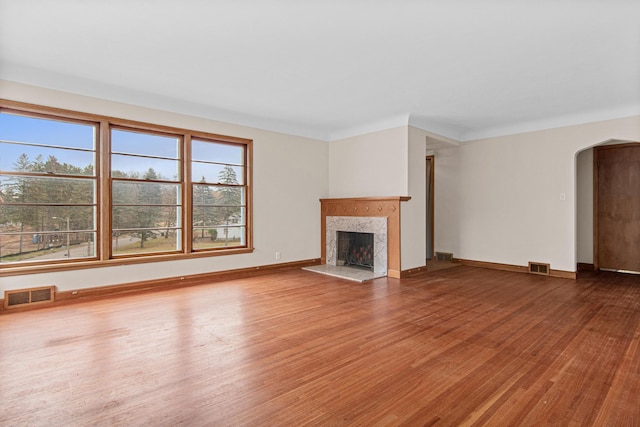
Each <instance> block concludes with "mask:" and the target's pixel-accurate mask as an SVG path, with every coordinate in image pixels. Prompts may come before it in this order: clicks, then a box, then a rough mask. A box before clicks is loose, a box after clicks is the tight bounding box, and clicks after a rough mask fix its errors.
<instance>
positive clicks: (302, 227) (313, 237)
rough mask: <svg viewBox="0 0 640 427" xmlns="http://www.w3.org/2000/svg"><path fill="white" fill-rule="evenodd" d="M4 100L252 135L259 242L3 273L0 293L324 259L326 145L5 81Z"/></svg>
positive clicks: (0, 91) (256, 236)
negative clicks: (249, 249) (169, 256)
mask: <svg viewBox="0 0 640 427" xmlns="http://www.w3.org/2000/svg"><path fill="white" fill-rule="evenodd" d="M0 97H2V98H4V99H10V100H15V101H22V102H28V103H33V104H39V105H45V106H52V107H58V108H65V109H70V110H75V111H82V112H87V113H93V114H101V115H107V116H113V117H121V118H126V119H131V120H136V121H142V122H148V123H157V124H162V125H167V126H175V127H180V128H187V129H194V130H200V131H204V132H211V133H217V134H223V135H230V136H236V137H241V138H249V139H252V140H253V141H254V144H253V157H254V162H253V206H254V211H253V214H254V215H253V217H254V221H253V230H254V247H255V252H253V253H251V254H242V255H227V256H218V257H211V258H198V259H190V260H185V261H171V262H162V263H149V264H136V265H129V266H113V267H104V268H96V269H87V270H75V271H65V272H57V273H43V274H33V275H20V276H8V277H0V292H2V291H4V290H8V289H20V288H25V287H31V286H45V285H55V286H57V287H58V289H59V290H69V289H81V288H89V287H95V286H105V285H113V284H121V283H130V282H135V281H142V280H152V279H158V278H162V277H175V276H182V275H189V274H198V273H206V272H214V271H224V270H229V269H235V268H245V267H253V266H260V265H266V264H274V263H281V262H288V261H298V260H306V259H313V258H319V257H320V203H319V201H318V199H320V198H322V197H327V196H328V194H329V191H328V166H327V165H328V163H329V159H328V155H329V146H328V144H327V143H326V142H323V141H318V140H313V139H308V138H302V137H297V136H291V135H286V134H281V133H276V132H270V131H264V130H260V129H255V128H249V127H244V126H239V125H233V124H229V123H221V122H216V121H213V120H208V119H204V118H199V117H193V116H185V115H180V114H175V113H169V112H165V111H159V110H154V109H150V108H142V107H137V106H132V105H126V104H120V103H115V102H110V101H104V100H100V99H96V98H89V97H83V96H77V95H73V94H68V93H62V92H57V91H52V90H47V89H42V88H35V87H31V86H25V85H21V84H17V83H12V82H6V81H0ZM276 251H279V252H281V255H282V258H281V259H280V260H278V261H276V260H275V252H276Z"/></svg>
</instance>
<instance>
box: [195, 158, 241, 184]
mask: <svg viewBox="0 0 640 427" xmlns="http://www.w3.org/2000/svg"><path fill="white" fill-rule="evenodd" d="M191 180H192V181H193V182H206V183H209V184H215V183H220V184H244V167H242V166H224V165H216V164H212V163H200V162H193V163H192V164H191Z"/></svg>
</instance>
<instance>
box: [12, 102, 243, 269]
mask: <svg viewBox="0 0 640 427" xmlns="http://www.w3.org/2000/svg"><path fill="white" fill-rule="evenodd" d="M0 111H6V112H11V113H17V114H21V115H26V116H32V117H38V118H45V119H52V120H62V121H68V122H74V121H77V122H80V123H84V124H86V123H95V124H96V128H97V135H96V144H95V145H96V156H95V157H96V160H95V163H96V164H95V171H96V176H95V180H96V187H97V188H96V203H97V212H96V218H97V219H96V220H97V232H96V234H97V237H96V242H95V243H96V244H95V256H94V257H92V258H80V259H72V260H67V259H64V260H49V261H35V262H29V261H28V260H26V261H21V262H20V263H10V264H4V265H3V264H0V277H3V276H14V275H20V274H32V273H40V272H52V271H65V270H79V269H86V268H97V267H106V266H110V265H129V264H140V263H149V262H161V261H172V260H185V259H193V258H203V257H214V256H224V255H233V254H245V253H251V252H253V251H254V248H253V214H252V205H253V202H252V201H253V197H252V188H253V182H252V175H253V174H252V169H253V164H252V162H253V140H251V139H248V138H241V137H234V136H227V135H220V134H215V133H211V132H205V131H200V130H193V129H185V128H179V127H172V126H165V125H159V124H152V123H145V122H139V121H135V120H128V119H122V118H116V117H110V116H102V115H97V114H91V113H84V112H78V111H72V110H66V109H60V108H55V107H45V106H40V105H36V104H28V103H23V102H18V101H11V100H5V99H0ZM112 129H124V130H131V131H134V132H141V133H151V134H154V133H155V134H160V135H163V136H171V137H174V136H176V137H178V138H181V141H182V142H181V147H180V148H179V157H180V160H179V162H180V169H181V175H182V177H181V179H180V180H179V181H177V183H178V185H179V187H180V191H181V201H182V221H181V238H182V244H181V249H180V250H178V251H172V252H149V253H142V254H130V255H116V256H114V255H113V254H112V239H111V230H112V187H111V184H112V177H111V140H110V136H111V130H112ZM192 138H193V139H197V140H198V141H210V142H213V143H223V144H231V145H238V146H241V147H243V148H244V165H243V167H244V180H243V181H244V184H242V186H243V187H244V194H245V204H246V207H245V241H244V244H243V245H236V246H231V247H228V248H226V247H222V248H219V247H218V248H198V249H194V248H193V244H192V237H193V236H192V233H193V221H192V214H193V194H192V192H193V183H192V179H191V139H192Z"/></svg>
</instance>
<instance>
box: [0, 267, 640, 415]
mask: <svg viewBox="0 0 640 427" xmlns="http://www.w3.org/2000/svg"><path fill="white" fill-rule="evenodd" d="M582 276H583V277H580V278H579V279H578V280H576V281H572V280H566V279H554V278H548V277H542V276H534V275H527V274H521V273H510V272H500V271H494V270H486V269H479V268H474V267H468V266H460V267H456V268H450V269H445V270H440V271H435V272H427V273H424V274H422V275H419V276H415V277H412V278H409V279H402V280H398V279H387V278H384V279H377V280H375V281H373V282H369V283H365V284H357V283H354V282H350V281H345V280H340V279H335V278H331V277H329V276H324V275H320V274H315V273H312V272H306V271H302V270H292V271H289V272H283V273H278V274H269V275H264V276H258V277H252V278H247V279H240V280H234V281H229V282H220V283H213V284H211V285H203V286H197V287H188V288H183V289H177V290H168V291H162V292H155V293H146V294H137V295H129V296H124V297H119V298H112V299H105V300H99V301H91V302H86V303H76V304H72V305H67V306H61V307H51V308H46V309H41V310H35V311H30V312H22V313H10V314H6V315H2V316H0V425H2V426H22V425H35V426H37V425H47V426H52V425H54V426H78V425H126V426H131V425H188V426H196V425H216V426H217V425H221V426H227V425H277V426H302V425H314V426H316V425H320V426H323V425H331V426H335V425H366V426H374V425H437V426H451V425H492V426H493V425H498V426H514V425H537V426H538V425H571V426H578V425H581V426H583V425H598V426H638V425H640V405H639V396H640V348H639V347H640V277H638V276H628V275H617V274H613V273H600V274H593V273H591V274H586V275H582Z"/></svg>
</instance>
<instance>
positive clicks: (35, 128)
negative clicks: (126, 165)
mask: <svg viewBox="0 0 640 427" xmlns="http://www.w3.org/2000/svg"><path fill="white" fill-rule="evenodd" d="M0 139H1V140H3V141H15V142H28V143H32V144H43V145H56V146H61V147H72V148H84V149H88V150H94V149H95V126H93V125H90V124H80V123H75V122H74V123H70V122H62V121H58V120H49V119H41V118H36V117H25V116H18V115H15V114H11V113H0ZM3 154H4V151H3Z"/></svg>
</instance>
